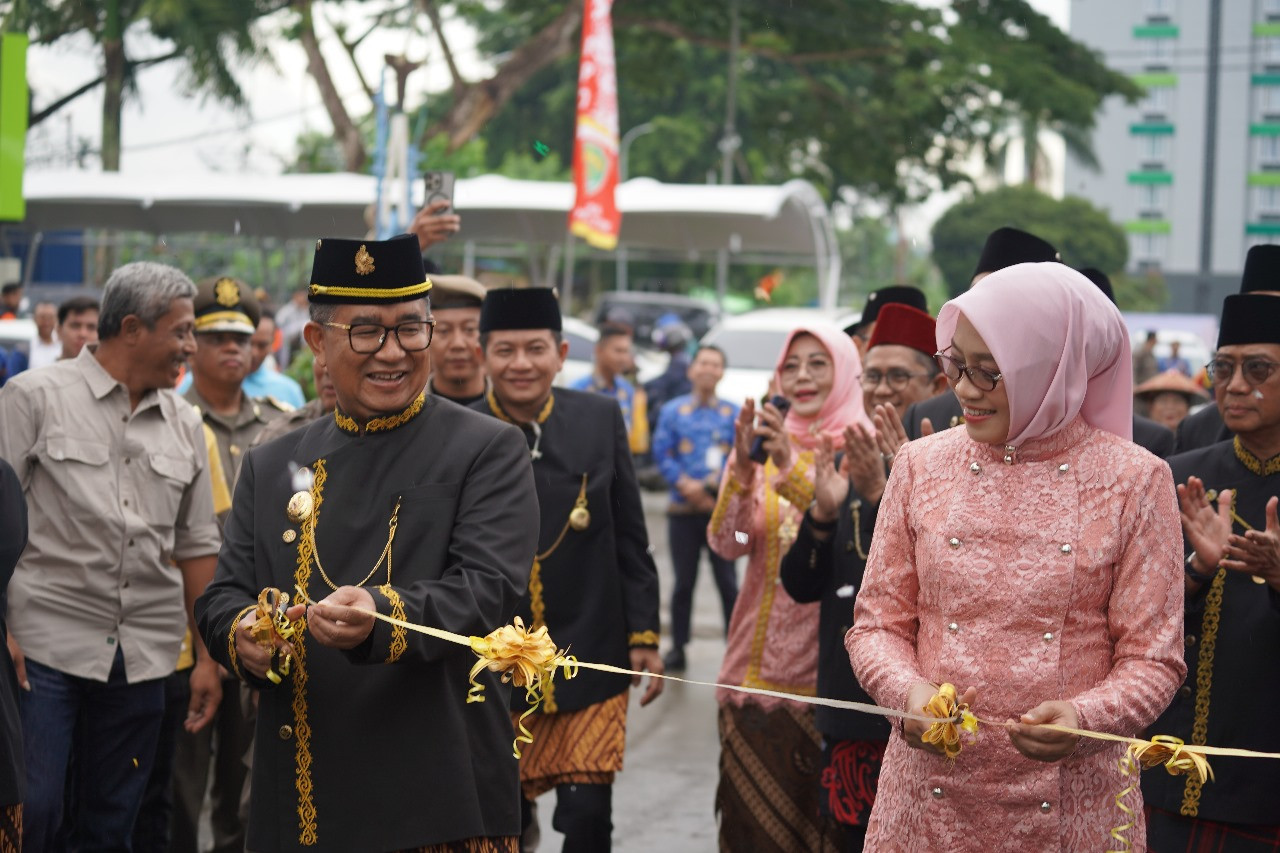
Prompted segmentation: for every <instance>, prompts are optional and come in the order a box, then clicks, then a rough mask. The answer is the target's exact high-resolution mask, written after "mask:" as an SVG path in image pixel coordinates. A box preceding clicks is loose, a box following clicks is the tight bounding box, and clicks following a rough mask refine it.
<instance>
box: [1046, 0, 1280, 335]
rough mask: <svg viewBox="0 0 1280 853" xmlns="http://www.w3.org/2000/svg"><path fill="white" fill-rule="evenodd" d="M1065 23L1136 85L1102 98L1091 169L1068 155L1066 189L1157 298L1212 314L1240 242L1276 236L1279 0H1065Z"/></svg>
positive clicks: (1228, 285) (1239, 260)
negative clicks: (1114, 224)
mask: <svg viewBox="0 0 1280 853" xmlns="http://www.w3.org/2000/svg"><path fill="white" fill-rule="evenodd" d="M1070 27H1071V35H1072V36H1073V37H1074V38H1076V39H1077V40H1079V41H1081V42H1083V43H1085V44H1087V45H1089V46H1090V47H1092V48H1094V49H1095V50H1098V51H1100V52H1101V53H1102V54H1103V55H1104V56H1105V58H1106V61H1107V64H1108V65H1110V66H1111V67H1112V68H1113V69H1115V70H1117V71H1121V72H1123V73H1125V74H1128V75H1130V76H1131V77H1132V78H1133V79H1134V80H1135V81H1136V82H1137V83H1139V84H1140V85H1141V86H1143V88H1144V89H1145V90H1146V96H1145V97H1144V98H1143V99H1142V100H1140V101H1139V102H1138V103H1136V104H1127V103H1125V102H1124V101H1123V100H1122V99H1120V98H1112V99H1110V100H1108V102H1107V103H1106V104H1105V106H1104V109H1103V111H1102V113H1101V114H1100V115H1099V118H1098V126H1097V129H1096V132H1095V133H1094V137H1093V143H1094V150H1095V152H1096V154H1097V156H1098V160H1099V162H1100V165H1101V169H1100V170H1098V171H1094V170H1091V169H1089V168H1088V167H1086V166H1083V165H1081V164H1080V163H1079V162H1077V161H1075V160H1073V158H1071V157H1069V156H1068V158H1067V164H1066V171H1065V189H1066V192H1068V193H1070V194H1074V195H1080V196H1084V197H1086V198H1088V199H1090V200H1091V201H1093V202H1094V203H1095V204H1098V205H1100V206H1102V207H1104V208H1107V209H1108V210H1109V212H1110V214H1111V217H1112V219H1114V220H1116V221H1118V222H1121V223H1123V224H1124V227H1125V230H1126V231H1127V232H1128V234H1129V271H1130V272H1131V273H1135V274H1138V273H1144V272H1153V273H1159V274H1161V275H1163V276H1164V278H1165V281H1166V282H1167V284H1168V288H1169V297H1170V300H1169V307H1170V309H1171V310H1175V311H1198V312H1208V313H1217V310H1218V308H1219V307H1220V306H1221V304H1222V297H1223V296H1225V295H1226V294H1228V293H1232V292H1234V291H1235V290H1236V289H1237V288H1238V287H1239V280H1240V270H1241V268H1242V267H1243V265H1244V256H1245V253H1246V251H1247V250H1248V248H1249V247H1250V246H1252V245H1254V244H1256V243H1270V242H1280V0H1072V3H1071V24H1070Z"/></svg>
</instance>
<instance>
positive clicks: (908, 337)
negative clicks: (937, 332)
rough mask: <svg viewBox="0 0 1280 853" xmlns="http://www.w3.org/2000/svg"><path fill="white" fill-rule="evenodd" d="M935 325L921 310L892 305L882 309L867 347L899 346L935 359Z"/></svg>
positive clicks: (897, 303) (936, 343)
mask: <svg viewBox="0 0 1280 853" xmlns="http://www.w3.org/2000/svg"><path fill="white" fill-rule="evenodd" d="M934 325H935V321H934V319H933V318H932V317H930V316H929V315H928V314H927V313H925V312H924V311H921V310H920V309H919V308H912V307H911V306H910V305H903V304H902V303H900V302H895V303H891V304H889V305H886V306H884V307H883V308H881V309H880V316H879V317H878V318H877V319H876V330H875V332H874V333H873V334H872V335H871V343H870V344H868V345H867V349H869V350H870V349H874V348H876V347H878V346H880V345H881V344H897V345H898V346H903V347H911V348H912V349H913V350H917V351H919V352H922V353H924V354H925V355H927V356H929V357H933V354H934V353H935V352H937V350H938V342H937V340H936V339H935V337H934Z"/></svg>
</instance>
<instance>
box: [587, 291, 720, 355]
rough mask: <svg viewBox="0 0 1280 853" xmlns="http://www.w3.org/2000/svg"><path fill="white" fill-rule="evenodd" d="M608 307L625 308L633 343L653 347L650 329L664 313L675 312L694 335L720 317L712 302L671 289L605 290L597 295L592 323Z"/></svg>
mask: <svg viewBox="0 0 1280 853" xmlns="http://www.w3.org/2000/svg"><path fill="white" fill-rule="evenodd" d="M611 311H625V312H626V313H627V314H628V315H629V316H630V317H631V322H632V328H634V329H635V336H636V337H635V339H636V344H637V345H638V346H640V347H646V348H650V349H656V348H657V347H656V345H655V344H654V341H653V330H654V327H655V326H657V324H658V320H659V318H661V317H664V316H666V315H667V314H675V315H676V316H677V317H679V318H680V320H681V321H682V322H683V323H684V324H685V325H686V326H688V327H689V329H690V330H691V331H692V332H693V337H694V339H695V340H696V339H698V338H701V337H702V336H703V335H705V334H706V333H707V331H708V330H709V329H710V328H711V327H712V326H714V325H715V324H716V322H717V321H718V320H719V319H720V309H719V308H717V307H716V304H715V303H714V302H708V301H707V300H705V299H697V298H695V297H692V296H681V295H679V294H674V293H656V292H653V291H625V292H624V291H616V290H614V291H609V292H607V293H602V294H601V295H600V301H599V302H598V303H597V304H596V310H595V313H594V314H593V316H594V317H595V322H596V325H597V326H598V325H600V324H601V323H603V322H604V321H605V319H606V318H607V317H608V316H609V313H610V312H611Z"/></svg>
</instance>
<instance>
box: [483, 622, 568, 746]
mask: <svg viewBox="0 0 1280 853" xmlns="http://www.w3.org/2000/svg"><path fill="white" fill-rule="evenodd" d="M471 650H472V651H473V652H475V653H476V654H477V655H479V656H480V659H479V660H477V661H476V662H475V665H474V666H472V667H471V675H470V678H471V689H469V690H468V691H467V702H483V701H484V685H483V684H481V683H480V682H478V681H476V676H477V675H479V674H480V673H481V672H482V671H484V670H485V669H488V670H490V671H491V672H497V673H500V677H501V679H502V683H503V684H514V685H515V686H516V687H523V688H524V695H525V699H526V700H527V701H528V703H529V708H528V709H527V710H526V711H525V712H524V713H523V714H521V715H520V720H519V722H518V725H519V728H520V733H519V734H518V735H516V739H515V740H514V741H513V742H512V744H511V751H512V753H513V754H514V755H515V757H516V758H519V757H520V744H521V743H533V733H532V732H530V731H529V730H528V729H527V728H525V725H524V720H525V718H526V717H528V716H529V715H530V714H532V713H533V712H534V711H536V710H538V706H539V705H541V704H542V697H543V692H544V690H545V689H546V684H547V683H548V682H550V681H551V680H552V679H553V678H555V675H556V670H557V669H559V668H560V667H562V666H563V667H564V677H565V678H573V677H574V676H575V675H577V674H578V662H577V660H576V659H575V658H573V657H572V656H569V655H566V654H565V651H566V650H559V651H557V650H556V644H555V643H553V642H552V641H551V636H550V635H549V634H548V633H547V626H546V625H542V626H541V627H539V628H537V629H536V630H533V631H530V630H529V629H528V628H526V627H525V626H524V620H523V619H521V618H520V617H519V616H517V617H516V618H515V620H514V622H513V624H511V625H503V626H502V627H501V628H498V629H497V630H496V631H492V632H490V634H489V635H488V636H485V637H471Z"/></svg>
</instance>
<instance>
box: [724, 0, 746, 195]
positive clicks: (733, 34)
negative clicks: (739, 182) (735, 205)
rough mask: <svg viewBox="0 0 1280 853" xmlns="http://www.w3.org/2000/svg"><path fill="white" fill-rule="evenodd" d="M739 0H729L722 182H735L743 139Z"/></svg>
mask: <svg viewBox="0 0 1280 853" xmlns="http://www.w3.org/2000/svg"><path fill="white" fill-rule="evenodd" d="M738 2H739V0H729V81H728V90H727V92H726V98H725V100H726V103H725V108H724V136H722V137H721V138H720V153H721V154H723V155H724V160H723V161H722V162H721V164H720V183H722V184H731V183H733V155H734V154H735V153H737V151H738V146H740V145H741V144H742V140H741V139H740V138H739V137H738V131H737V127H736V120H737V114H738V47H739V43H740V41H741V34H740V33H739V31H738Z"/></svg>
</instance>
